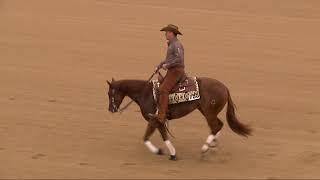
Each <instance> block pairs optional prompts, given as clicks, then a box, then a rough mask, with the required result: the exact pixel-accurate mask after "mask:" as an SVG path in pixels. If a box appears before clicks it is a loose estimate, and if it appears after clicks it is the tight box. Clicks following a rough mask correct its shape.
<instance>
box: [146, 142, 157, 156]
mask: <svg viewBox="0 0 320 180" xmlns="http://www.w3.org/2000/svg"><path fill="white" fill-rule="evenodd" d="M144 144H145V145H146V146H147V148H148V149H149V150H150V151H151V152H153V153H158V151H159V149H158V148H157V147H155V146H154V145H153V144H152V143H151V142H150V141H149V140H148V141H145V142H144Z"/></svg>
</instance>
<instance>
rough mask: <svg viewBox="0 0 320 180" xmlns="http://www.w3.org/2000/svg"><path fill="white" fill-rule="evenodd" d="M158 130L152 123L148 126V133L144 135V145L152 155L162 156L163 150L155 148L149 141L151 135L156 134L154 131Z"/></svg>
mask: <svg viewBox="0 0 320 180" xmlns="http://www.w3.org/2000/svg"><path fill="white" fill-rule="evenodd" d="M155 130H156V128H155V127H153V126H152V125H151V124H150V123H149V124H148V126H147V129H146V132H145V134H144V137H143V141H144V144H145V145H146V146H147V148H148V149H149V150H150V151H151V152H152V153H155V154H159V155H162V154H163V152H162V150H161V149H159V148H157V147H156V146H154V145H153V144H152V143H151V141H150V140H149V139H150V137H151V135H152V134H153V133H154V131H155Z"/></svg>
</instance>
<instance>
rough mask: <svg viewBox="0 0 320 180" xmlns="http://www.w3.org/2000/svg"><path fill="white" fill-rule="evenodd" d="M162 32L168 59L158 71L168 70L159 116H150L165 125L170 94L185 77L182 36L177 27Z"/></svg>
mask: <svg viewBox="0 0 320 180" xmlns="http://www.w3.org/2000/svg"><path fill="white" fill-rule="evenodd" d="M160 31H165V36H166V39H167V40H168V49H167V55H166V59H165V60H164V61H162V62H161V63H160V64H159V65H158V66H157V68H156V70H157V71H158V70H159V69H164V70H167V74H166V76H165V77H164V79H163V82H162V84H161V85H160V98H159V112H158V114H150V116H151V117H152V118H156V119H158V120H159V121H160V122H161V123H164V122H165V121H166V112H167V109H168V99H169V93H170V91H171V90H172V88H173V87H174V86H175V85H176V84H177V83H178V81H179V80H180V79H181V78H182V76H183V75H184V49H183V46H182V44H181V42H180V41H179V40H178V38H177V35H178V34H179V35H182V33H181V32H180V31H179V30H178V27H177V26H175V25H173V24H169V25H168V26H166V27H164V28H162V29H161V30H160Z"/></svg>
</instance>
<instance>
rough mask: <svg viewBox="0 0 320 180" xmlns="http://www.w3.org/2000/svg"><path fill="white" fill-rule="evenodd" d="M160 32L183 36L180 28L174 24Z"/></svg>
mask: <svg viewBox="0 0 320 180" xmlns="http://www.w3.org/2000/svg"><path fill="white" fill-rule="evenodd" d="M160 31H170V32H173V33H175V34H180V35H182V33H181V32H180V31H179V28H178V26H176V25H173V24H169V25H168V26H166V27H164V28H162V29H161V30H160Z"/></svg>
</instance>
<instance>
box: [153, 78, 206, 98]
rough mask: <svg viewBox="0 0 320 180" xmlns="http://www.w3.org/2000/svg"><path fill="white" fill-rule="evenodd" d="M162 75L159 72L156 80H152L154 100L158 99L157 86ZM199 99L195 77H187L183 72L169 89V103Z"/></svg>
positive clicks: (160, 81)
mask: <svg viewBox="0 0 320 180" xmlns="http://www.w3.org/2000/svg"><path fill="white" fill-rule="evenodd" d="M163 79H164V77H163V76H162V75H161V73H159V75H158V80H153V81H152V83H153V97H154V100H155V101H158V99H159V95H160V93H159V87H160V84H161V83H162V82H163ZM198 99H200V91H199V85H198V81H197V78H196V77H188V76H187V75H186V74H184V75H183V76H182V77H181V78H180V79H179V80H178V82H177V84H176V85H175V86H174V88H173V89H172V90H171V91H170V94H169V104H177V103H182V102H188V101H194V100H198Z"/></svg>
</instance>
